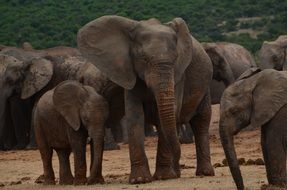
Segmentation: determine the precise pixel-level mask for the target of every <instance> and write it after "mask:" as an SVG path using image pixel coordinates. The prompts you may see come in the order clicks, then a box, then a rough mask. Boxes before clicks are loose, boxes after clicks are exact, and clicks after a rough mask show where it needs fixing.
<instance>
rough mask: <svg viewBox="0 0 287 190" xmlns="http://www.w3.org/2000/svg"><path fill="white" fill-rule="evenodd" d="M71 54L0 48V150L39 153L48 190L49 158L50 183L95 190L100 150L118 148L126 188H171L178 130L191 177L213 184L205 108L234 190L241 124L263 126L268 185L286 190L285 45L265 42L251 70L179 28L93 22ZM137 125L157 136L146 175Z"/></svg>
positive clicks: (180, 24) (249, 62)
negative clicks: (188, 149)
mask: <svg viewBox="0 0 287 190" xmlns="http://www.w3.org/2000/svg"><path fill="white" fill-rule="evenodd" d="M77 46H78V47H77V49H75V48H70V47H64V46H59V47H54V48H49V49H44V50H35V49H34V48H33V47H32V46H31V45H30V44H29V43H24V44H23V46H22V47H21V48H16V47H8V46H0V89H1V92H0V101H1V102H0V149H1V150H9V149H24V148H31V147H36V143H37V148H38V149H39V151H40V154H41V158H42V162H43V169H44V183H45V184H55V175H54V171H53V168H52V160H51V159H52V154H53V150H55V151H56V152H57V155H58V157H59V161H60V172H59V173H60V180H59V183H60V184H75V185H80V184H86V183H87V184H95V183H103V182H104V178H103V176H102V156H103V149H104V144H105V145H106V144H107V142H111V143H112V144H113V145H115V146H116V144H115V141H118V140H119V139H126V140H127V142H128V144H129V155H130V165H131V172H130V176H129V182H130V183H132V184H135V183H147V182H150V181H152V180H163V179H171V178H178V177H180V165H179V160H180V155H181V148H180V143H179V135H178V134H183V133H186V132H187V131H181V132H179V129H183V128H182V126H183V125H185V127H186V128H190V129H191V130H192V132H193V134H194V140H195V146H196V158H197V168H196V175H200V176H213V175H215V173H214V169H213V167H212V165H211V157H210V147H209V124H210V119H211V103H220V105H221V110H220V123H219V131H220V138H221V142H222V145H223V148H224V152H225V155H226V158H227V161H228V164H229V167H230V171H231V174H232V176H233V179H234V181H235V183H236V186H237V188H238V189H244V184H243V180H242V176H241V173H240V169H239V165H238V162H237V158H236V152H235V148H234V144H233V135H235V134H237V133H238V132H239V131H240V130H241V129H243V128H245V127H246V126H248V125H252V126H255V127H257V126H258V127H261V132H262V150H263V156H264V160H265V163H266V172H267V178H268V182H269V183H270V184H272V185H277V186H283V187H286V185H287V176H286V146H287V128H286V127H285V126H284V123H285V122H287V119H286V118H285V116H286V114H287V107H286V104H287V101H286V100H287V86H286V87H285V85H286V84H287V72H285V71H282V70H285V68H287V66H286V64H287V60H286V59H287V56H286V54H287V36H280V37H279V38H278V39H277V40H276V41H274V42H264V44H263V45H262V48H261V50H260V51H259V63H258V66H259V68H257V65H256V63H255V61H254V58H253V57H252V55H251V54H250V53H249V52H248V51H247V50H246V49H245V48H244V47H242V46H240V45H237V44H233V43H226V42H218V43H199V42H198V41H197V40H196V39H195V38H194V37H193V36H192V35H191V34H190V31H189V29H188V27H187V24H186V23H185V21H184V20H183V19H181V18H175V19H173V20H172V21H170V22H168V23H161V22H160V21H159V20H157V19H149V20H143V21H136V20H132V19H128V18H125V17H120V16H103V17H100V18H97V19H95V20H93V21H91V22H89V23H88V24H86V25H85V26H83V27H82V28H81V29H80V30H79V32H78V35H77ZM263 69H266V70H263ZM274 69H276V70H279V71H276V70H274ZM220 99H221V100H220ZM31 126H32V127H31ZM147 126H154V127H155V128H156V133H157V135H158V145H157V146H158V147H157V155H156V167H155V173H154V174H153V175H151V172H150V169H149V164H148V159H147V156H146V153H145V150H144V138H145V129H146V128H147ZM152 129H153V127H152ZM111 131H113V133H112V134H110V133H111ZM178 132H179V133H178ZM119 136H121V137H119ZM187 136H188V137H189V138H191V135H189V133H188V135H187ZM88 137H89V140H87V139H88ZM110 138H111V139H112V140H111V141H109V140H108V139H110ZM87 142H88V143H89V144H90V146H91V168H90V176H89V177H88V178H86V171H87V164H86V155H85V152H86V144H87ZM107 146H108V145H107ZM113 148H115V147H113ZM71 152H73V154H74V165H75V172H74V176H73V175H72V173H71V168H70V162H69V156H70V154H71Z"/></svg>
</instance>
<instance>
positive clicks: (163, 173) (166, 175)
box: [153, 166, 180, 180]
mask: <svg viewBox="0 0 287 190" xmlns="http://www.w3.org/2000/svg"><path fill="white" fill-rule="evenodd" d="M179 175H180V174H179ZM174 178H178V175H177V174H176V172H175V171H174V169H173V168H171V167H168V166H164V167H157V168H156V171H155V173H154V175H153V179H154V180H166V179H174Z"/></svg>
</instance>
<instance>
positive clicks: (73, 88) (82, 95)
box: [53, 81, 109, 183]
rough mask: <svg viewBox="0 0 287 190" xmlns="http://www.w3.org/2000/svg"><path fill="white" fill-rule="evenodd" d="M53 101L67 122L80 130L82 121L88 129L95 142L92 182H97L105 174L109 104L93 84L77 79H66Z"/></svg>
mask: <svg viewBox="0 0 287 190" xmlns="http://www.w3.org/2000/svg"><path fill="white" fill-rule="evenodd" d="M53 103H54V106H55V108H56V110H57V111H58V112H59V113H60V114H61V115H62V116H63V118H64V119H65V120H66V122H67V123H68V124H69V125H70V126H71V127H72V128H73V129H74V130H75V131H78V130H79V128H80V126H81V124H83V126H84V127H85V128H86V129H87V131H88V134H89V137H90V138H91V139H92V142H93V146H92V147H93V149H92V152H91V154H94V153H95V155H92V159H93V160H92V161H91V163H92V166H91V177H90V180H89V181H88V183H93V182H94V181H93V179H95V177H99V176H97V175H101V173H97V172H99V169H101V168H100V167H101V162H102V150H103V142H104V131H105V130H104V127H105V122H106V120H107V118H108V114H109V113H108V103H107V101H106V100H105V99H104V98H103V97H102V96H100V95H98V94H97V93H96V91H95V90H94V89H93V88H92V87H90V86H84V85H82V84H81V83H79V82H76V81H64V82H62V83H60V84H59V85H58V86H57V87H56V88H55V90H54V94H53Z"/></svg>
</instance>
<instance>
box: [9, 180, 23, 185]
mask: <svg viewBox="0 0 287 190" xmlns="http://www.w3.org/2000/svg"><path fill="white" fill-rule="evenodd" d="M19 184H22V182H21V181H12V182H10V183H9V185H19Z"/></svg>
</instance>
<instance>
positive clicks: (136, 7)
mask: <svg viewBox="0 0 287 190" xmlns="http://www.w3.org/2000/svg"><path fill="white" fill-rule="evenodd" d="M286 10H287V1H286V0H260V1H259V0H233V1H230V0H164V1H163V0H141V1H138V0H105V1H102V0H61V1H58V0H1V1H0V18H1V19H0V28H1V30H0V44H4V45H18V46H19V45H20V44H21V43H22V42H24V41H29V42H30V43H31V44H32V45H33V46H34V47H36V48H47V47H52V46H57V45H67V46H76V40H75V37H76V33H77V31H78V29H79V28H80V27H81V26H83V25H84V24H86V23H87V22H89V21H91V20H93V19H95V18H97V17H99V16H102V15H107V14H116V15H121V16H126V17H130V18H133V19H136V20H141V19H148V18H150V17H156V18H158V19H159V20H161V21H163V22H167V21H170V20H171V19H173V18H174V17H182V18H183V19H185V20H186V22H187V23H188V25H189V28H190V31H191V32H192V34H193V35H194V36H195V37H196V38H197V39H198V40H199V41H230V42H236V43H239V44H242V45H243V46H245V47H246V48H248V49H249V50H251V51H252V52H256V51H257V50H258V49H259V48H260V46H261V44H262V42H263V41H264V40H273V39H275V38H277V36H278V35H281V34H284V33H285V34H286V31H287V11H286ZM245 17H248V18H250V19H245V20H244V19H240V18H245ZM234 31H235V32H234ZM240 31H243V32H242V33H241V32H240ZM244 31H245V32H246V31H249V32H251V33H250V34H251V35H249V34H248V33H245V32H244ZM239 33H240V34H239ZM252 34H255V36H252Z"/></svg>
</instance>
